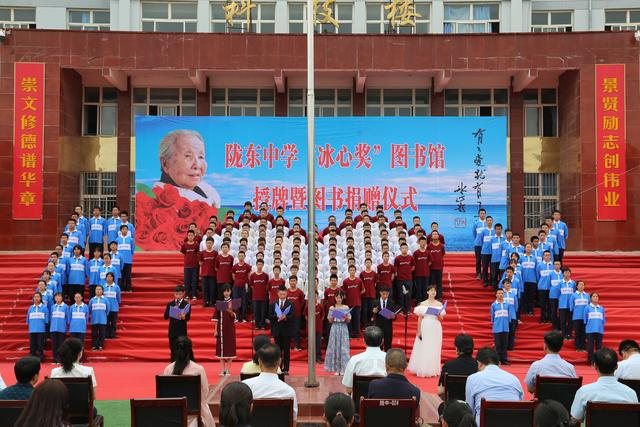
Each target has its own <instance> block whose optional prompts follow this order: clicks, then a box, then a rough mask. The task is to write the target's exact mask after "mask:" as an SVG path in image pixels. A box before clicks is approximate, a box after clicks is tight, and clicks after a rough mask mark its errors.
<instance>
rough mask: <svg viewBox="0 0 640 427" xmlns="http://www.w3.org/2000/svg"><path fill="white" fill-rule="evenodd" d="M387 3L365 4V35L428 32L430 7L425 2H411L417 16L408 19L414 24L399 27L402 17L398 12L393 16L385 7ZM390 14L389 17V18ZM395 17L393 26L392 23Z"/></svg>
mask: <svg viewBox="0 0 640 427" xmlns="http://www.w3.org/2000/svg"><path fill="white" fill-rule="evenodd" d="M389 4H391V3H389V2H387V3H373V2H372V3H369V2H367V34H392V33H395V34H427V33H429V31H430V28H429V20H430V17H431V5H430V4H429V3H425V2H413V5H414V7H415V9H414V11H415V13H416V14H417V15H418V16H412V17H409V19H410V20H411V21H412V22H413V23H414V24H415V26H413V25H406V24H405V25H400V19H401V18H402V15H401V14H400V12H399V11H398V12H396V13H395V14H394V13H393V11H392V10H391V9H389V8H387V9H385V7H387V6H388V5H389ZM390 14H391V16H390ZM392 17H395V18H396V19H395V24H394V22H393V21H392V19H391V18H392Z"/></svg>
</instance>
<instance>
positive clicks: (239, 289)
mask: <svg viewBox="0 0 640 427" xmlns="http://www.w3.org/2000/svg"><path fill="white" fill-rule="evenodd" d="M244 258H245V253H244V252H243V251H240V252H238V262H237V264H235V265H234V266H233V267H231V277H232V278H233V292H232V293H233V298H234V299H236V298H240V300H241V306H240V310H239V313H236V315H237V317H238V322H240V323H244V322H246V321H247V291H248V290H249V273H251V266H250V265H249V264H247V263H246V262H244Z"/></svg>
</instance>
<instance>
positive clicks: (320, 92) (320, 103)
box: [288, 89, 352, 117]
mask: <svg viewBox="0 0 640 427" xmlns="http://www.w3.org/2000/svg"><path fill="white" fill-rule="evenodd" d="M315 96H316V99H315V101H316V108H315V115H316V117H337V116H351V115H352V110H351V89H316V90H315ZM288 107H289V108H288V113H289V116H293V117H301V116H306V115H307V91H306V89H289V104H288Z"/></svg>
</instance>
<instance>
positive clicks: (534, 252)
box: [531, 245, 544, 262]
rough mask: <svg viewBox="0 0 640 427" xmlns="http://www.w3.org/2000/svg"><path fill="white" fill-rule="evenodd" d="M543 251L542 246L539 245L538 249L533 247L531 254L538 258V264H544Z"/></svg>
mask: <svg viewBox="0 0 640 427" xmlns="http://www.w3.org/2000/svg"><path fill="white" fill-rule="evenodd" d="M543 252H544V251H543V250H542V247H541V246H540V245H538V247H537V248H534V247H533V246H531V254H532V255H533V256H534V257H536V261H538V262H542V254H543Z"/></svg>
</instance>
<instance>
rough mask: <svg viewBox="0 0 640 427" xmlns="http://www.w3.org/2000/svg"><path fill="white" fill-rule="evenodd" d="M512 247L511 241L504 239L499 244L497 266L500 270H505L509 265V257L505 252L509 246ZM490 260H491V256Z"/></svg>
mask: <svg viewBox="0 0 640 427" xmlns="http://www.w3.org/2000/svg"><path fill="white" fill-rule="evenodd" d="M512 247H513V243H512V242H507V241H506V240H505V241H504V242H502V244H501V245H500V266H499V267H498V268H499V269H500V270H505V269H506V268H507V267H508V266H509V258H508V257H507V254H508V252H509V248H512ZM491 261H493V257H492V260H491Z"/></svg>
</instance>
